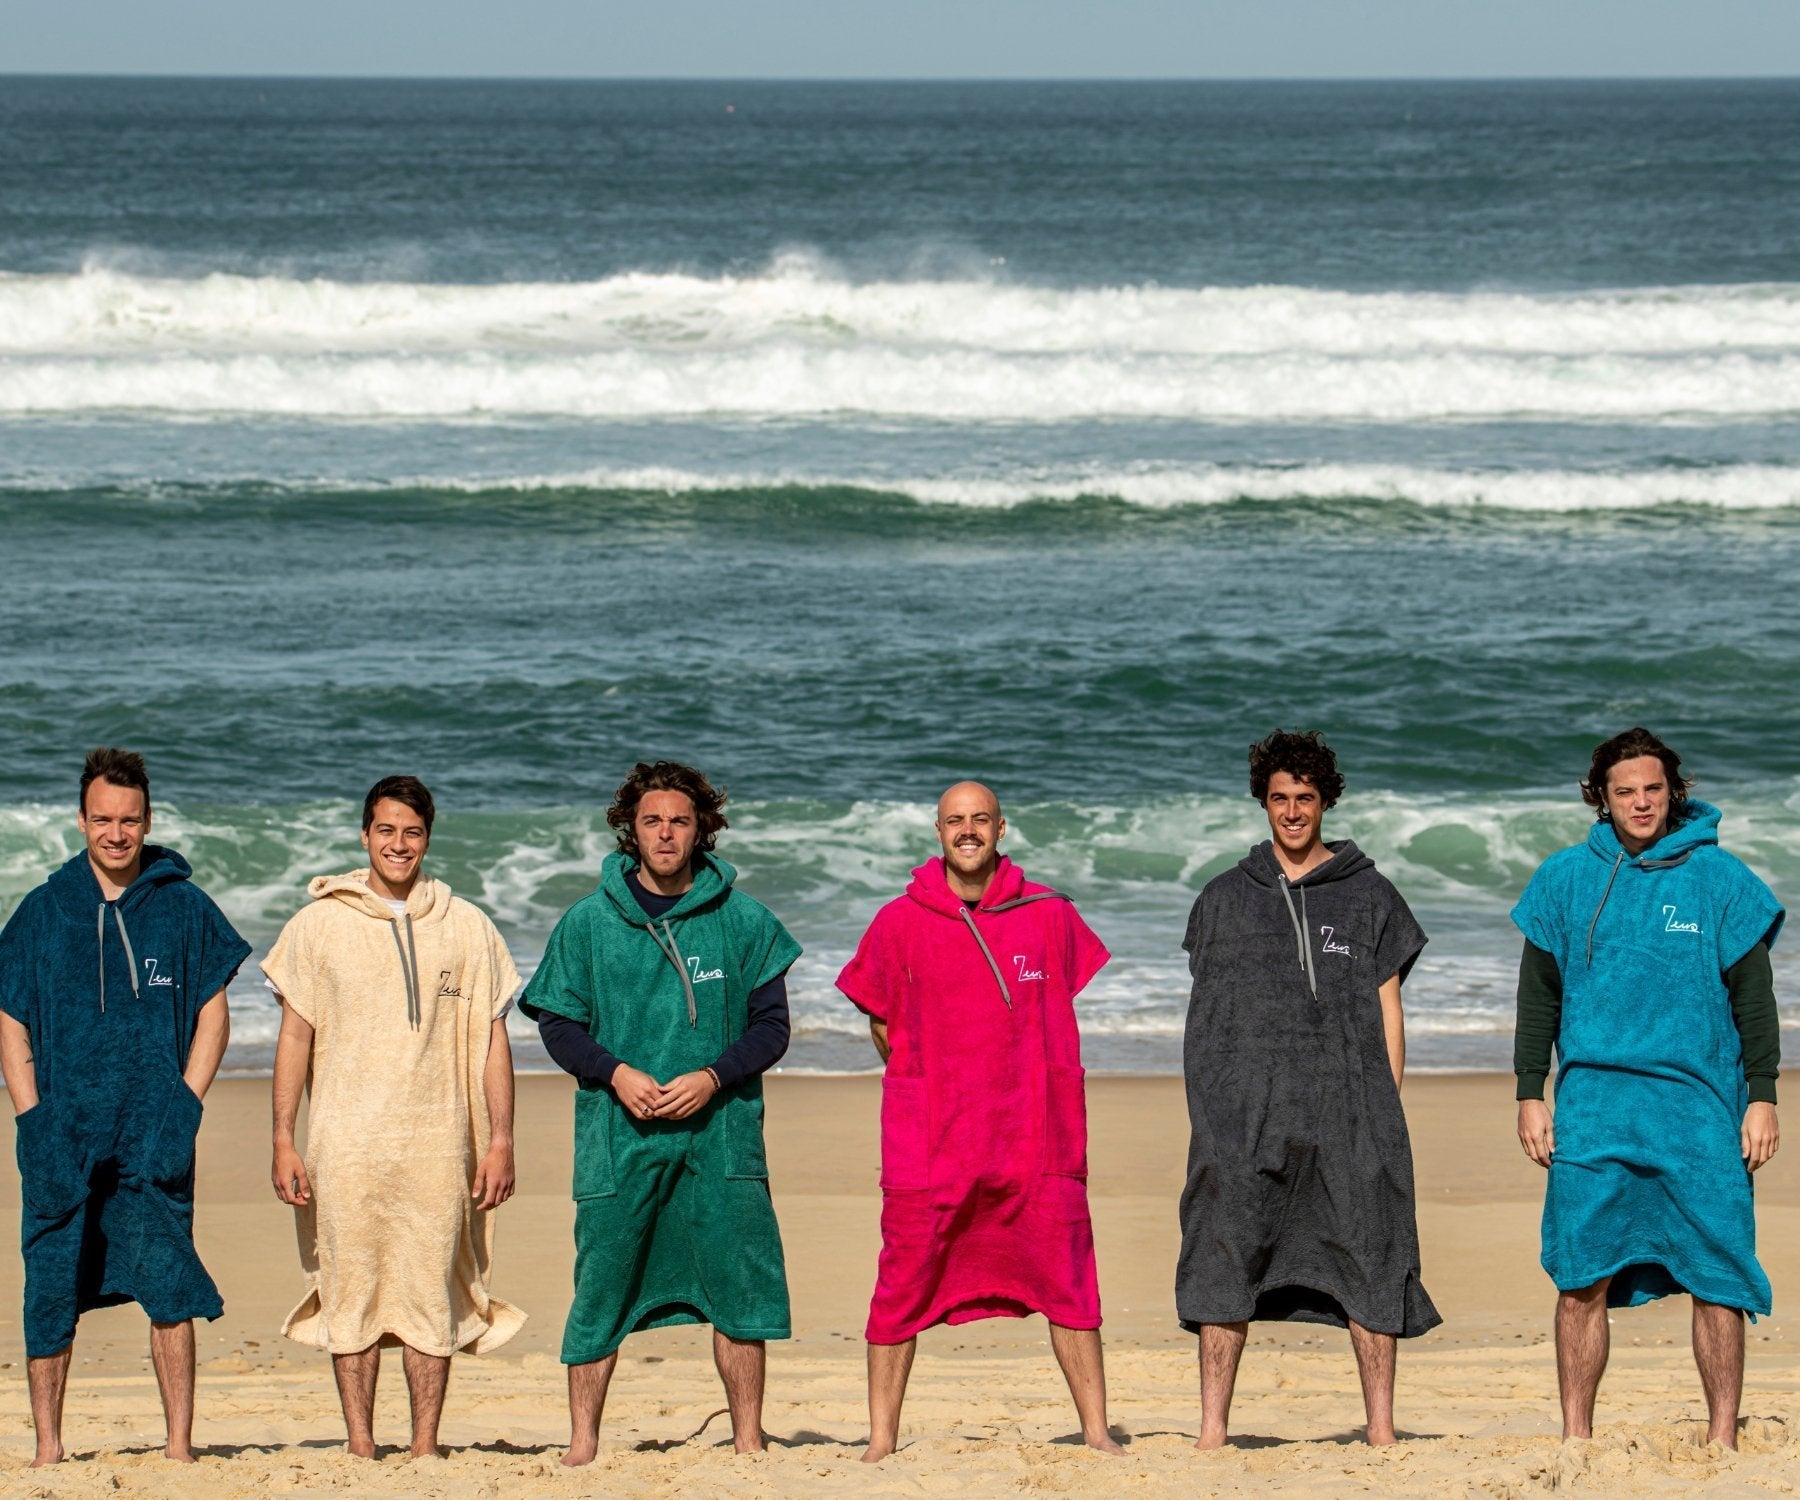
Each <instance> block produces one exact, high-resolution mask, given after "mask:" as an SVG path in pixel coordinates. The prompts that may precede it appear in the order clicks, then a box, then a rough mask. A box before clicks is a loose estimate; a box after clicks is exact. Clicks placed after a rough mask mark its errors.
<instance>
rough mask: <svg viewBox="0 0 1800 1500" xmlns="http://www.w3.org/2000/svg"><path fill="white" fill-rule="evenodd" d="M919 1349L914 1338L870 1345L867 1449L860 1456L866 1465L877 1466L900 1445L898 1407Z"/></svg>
mask: <svg viewBox="0 0 1800 1500" xmlns="http://www.w3.org/2000/svg"><path fill="white" fill-rule="evenodd" d="M918 1350H919V1341H918V1340H917V1339H908V1340H907V1341H906V1342H905V1343H904V1344H870V1345H869V1446H868V1449H867V1450H866V1451H865V1452H864V1453H863V1456H862V1461H863V1462H864V1463H866V1464H878V1463H880V1462H881V1461H882V1459H884V1458H886V1457H887V1456H888V1454H890V1453H892V1452H893V1451H894V1449H895V1447H896V1446H897V1445H898V1444H899V1442H900V1407H901V1404H902V1403H903V1402H904V1401H905V1400H906V1381H907V1377H908V1376H909V1375H911V1374H912V1367H913V1355H915V1354H916V1353H918Z"/></svg>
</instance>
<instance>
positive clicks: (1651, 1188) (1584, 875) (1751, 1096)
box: [1513, 729, 1783, 1447]
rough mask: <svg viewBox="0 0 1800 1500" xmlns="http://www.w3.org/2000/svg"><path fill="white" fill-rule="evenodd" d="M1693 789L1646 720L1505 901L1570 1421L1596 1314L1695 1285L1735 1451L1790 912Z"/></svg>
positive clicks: (1522, 1122) (1572, 1431) (1579, 1432)
mask: <svg viewBox="0 0 1800 1500" xmlns="http://www.w3.org/2000/svg"><path fill="white" fill-rule="evenodd" d="M1690 785H1691V782H1689V781H1688V780H1687V779H1686V778H1684V777H1683V776H1682V774H1681V761H1680V758H1679V757H1678V756H1677V755H1676V754H1675V752H1674V751H1673V750H1671V749H1670V748H1669V747H1668V746H1667V745H1665V744H1664V743H1663V742H1662V741H1661V740H1660V739H1658V738H1657V737H1656V736H1655V735H1653V734H1651V733H1650V732H1649V731H1648V730H1646V729H1630V730H1627V731H1626V732H1625V733H1623V734H1620V735H1616V736H1614V737H1613V738H1612V739H1610V740H1608V741H1606V742H1605V743H1604V744H1603V745H1601V746H1600V747H1599V748H1598V749H1596V750H1595V752H1594V757H1593V763H1592V767H1591V769H1590V771H1589V774H1588V778H1587V780H1586V781H1585V782H1583V783H1582V788H1581V791H1582V796H1583V798H1584V799H1585V800H1586V801H1587V803H1588V805H1589V806H1591V807H1593V808H1594V809H1595V812H1596V814H1597V821H1596V822H1595V824H1594V826H1593V828H1592V829H1591V830H1590V831H1589V833H1588V837H1587V840H1586V842H1585V843H1583V844H1579V845H1576V846H1575V847H1574V848H1571V849H1564V850H1563V851H1561V852H1560V853H1558V854H1555V855H1552V856H1551V857H1550V858H1549V859H1548V860H1546V861H1545V862H1544V864H1543V865H1542V867H1541V868H1540V869H1539V870H1538V872H1537V874H1536V875H1534V876H1533V877H1532V880H1531V883H1530V885H1529V886H1527V887H1526V890H1525V894H1524V895H1523V896H1522V897H1521V898H1520V900H1519V904H1518V906H1517V907H1515V908H1514V910H1513V920H1514V921H1515V922H1516V923H1517V924H1518V926H1519V930H1520V931H1521V932H1523V933H1524V934H1525V951H1524V954H1523V957H1522V959H1521V961H1520V967H1519V1020H1518V1028H1517V1031H1516V1033H1515V1038H1516V1039H1515V1043H1514V1058H1513V1066H1514V1071H1515V1073H1516V1074H1517V1075H1518V1085H1519V1086H1518V1096H1519V1140H1520V1142H1521V1144H1523V1146H1524V1148H1525V1152H1526V1154H1527V1155H1528V1156H1530V1157H1531V1159H1532V1160H1533V1161H1535V1162H1536V1163H1537V1164H1538V1165H1539V1166H1542V1167H1546V1168H1548V1169H1549V1173H1550V1180H1549V1187H1548V1190H1547V1192H1546V1194H1545V1197H1544V1227H1543V1264H1544V1269H1545V1270H1546V1271H1547V1272H1549V1274H1550V1277H1551V1279H1552V1280H1553V1281H1554V1282H1555V1283H1556V1286H1557V1290H1558V1292H1559V1293H1560V1295H1559V1296H1558V1298H1557V1304H1556V1366H1557V1379H1558V1383H1559V1385H1560V1388H1561V1393H1562V1409H1563V1436H1564V1437H1589V1436H1591V1435H1592V1432H1593V1419H1594V1398H1595V1395H1596V1393H1597V1392H1598V1390H1599V1385H1600V1377H1601V1375H1602V1373H1603V1372H1604V1371H1605V1369H1606V1359H1607V1352H1608V1344H1609V1338H1608V1333H1607V1309H1608V1308H1609V1307H1632V1306H1636V1305H1637V1304H1639V1303H1642V1302H1648V1301H1650V1300H1652V1299H1653V1298H1657V1297H1663V1296H1667V1295H1669V1294H1670V1293H1673V1292H1687V1293H1689V1294H1690V1295H1691V1296H1692V1297H1693V1336H1694V1360H1695V1363H1696V1364H1697V1365H1698V1366H1699V1369H1700V1379H1701V1384H1702V1385H1703V1386H1704V1388H1705V1392H1706V1402H1707V1412H1708V1418H1709V1424H1708V1438H1709V1440H1710V1441H1713V1442H1717V1443H1722V1444H1724V1445H1725V1446H1727V1447H1736V1446H1737V1413H1738V1403H1739V1399H1740V1396H1741V1394H1742V1389H1743V1378H1744V1321H1743V1320H1744V1314H1745V1313H1748V1314H1750V1315H1751V1316H1752V1317H1754V1316H1755V1315H1756V1314H1758V1313H1766V1312H1768V1311H1769V1306H1770V1294H1769V1282H1768V1278H1767V1277H1766V1276H1765V1275H1764V1274H1763V1270H1762V1267H1761V1266H1760V1265H1758V1264H1757V1260H1756V1220H1755V1213H1754V1203H1753V1199H1752V1192H1751V1179H1750V1174H1751V1173H1752V1172H1754V1171H1755V1170H1756V1169H1757V1168H1758V1167H1760V1166H1762V1164H1763V1163H1764V1162H1766V1161H1767V1160H1768V1159H1769V1157H1770V1156H1771V1155H1773V1154H1774V1151H1775V1149H1776V1146H1777V1144H1778V1142H1779V1138H1780V1132H1779V1129H1778V1126H1777V1123H1776V1118H1775V1077H1776V1074H1777V1072H1778V1071H1779V1069H1780V1065H1781V1040H1780V1031H1779V1025H1780V1022H1779V1017H1778V1014H1777V1011H1776V1005H1775V993H1774V984H1773V980H1772V976H1771V970H1770V965H1769V949H1770V948H1771V947H1772V946H1773V944H1774V942H1775V939H1776V936H1777V934H1778V933H1779V932H1780V931H1781V924H1782V917H1783V913H1782V909H1781V907H1780V906H1779V905H1778V904H1777V902H1776V900H1775V898H1774V896H1773V895H1772V894H1771V893H1770V892H1769V889H1768V887H1767V886H1765V885H1764V884H1763V883H1762V881H1761V880H1759V879H1758V878H1757V877H1756V876H1755V875H1754V874H1752V873H1751V871H1750V870H1749V869H1748V868H1747V867H1746V866H1745V865H1744V864H1743V863H1742V862H1741V861H1740V860H1738V859H1736V858H1734V857H1733V856H1732V855H1729V854H1727V853H1726V852H1725V851H1724V850H1723V849H1721V848H1720V847H1719V834H1718V829H1719V812H1718V809H1717V808H1714V807H1710V806H1708V805H1707V804H1706V803H1704V802H1701V801H1699V800H1698V799H1697V798H1692V797H1689V796H1688V794H1687V793H1688V787H1689V786H1690ZM1552 1044H1554V1046H1555V1048H1556V1052H1557V1058H1558V1062H1559V1065H1560V1067H1559V1071H1558V1074H1557V1079H1556V1115H1555V1119H1554V1123H1553V1122H1552V1118H1551V1114H1550V1110H1549V1108H1548V1107H1547V1106H1546V1105H1545V1104H1544V1100H1543V1095H1544V1081H1545V1077H1546V1075H1547V1073H1548V1071H1549V1066H1550V1049H1551V1046H1552Z"/></svg>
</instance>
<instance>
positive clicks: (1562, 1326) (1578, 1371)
mask: <svg viewBox="0 0 1800 1500" xmlns="http://www.w3.org/2000/svg"><path fill="white" fill-rule="evenodd" d="M1611 1281H1612V1277H1610V1276H1608V1277H1607V1278H1606V1279H1605V1280H1604V1281H1596V1282H1595V1283H1594V1284H1593V1285H1592V1286H1584V1287H1582V1288H1581V1289H1580V1290H1579V1291H1574V1292H1560V1293H1558V1294H1557V1298H1556V1384H1557V1386H1558V1388H1559V1389H1560V1390H1561V1392H1562V1414H1563V1437H1565V1438H1587V1437H1592V1436H1593V1435H1594V1398H1595V1396H1597V1395H1598V1394H1599V1391H1600V1377H1601V1376H1602V1375H1604V1374H1605V1373H1606V1357H1607V1355H1608V1354H1609V1353H1611V1352H1612V1335H1611V1333H1610V1332H1609V1331H1608V1329H1607V1326H1606V1288H1607V1286H1608V1285H1609V1284H1610V1283H1611Z"/></svg>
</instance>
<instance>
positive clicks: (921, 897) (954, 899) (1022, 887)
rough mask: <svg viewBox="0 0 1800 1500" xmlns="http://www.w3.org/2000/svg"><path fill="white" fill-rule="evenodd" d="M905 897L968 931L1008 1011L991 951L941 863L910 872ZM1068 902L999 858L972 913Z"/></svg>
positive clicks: (1002, 980) (1007, 997) (932, 862)
mask: <svg viewBox="0 0 1800 1500" xmlns="http://www.w3.org/2000/svg"><path fill="white" fill-rule="evenodd" d="M906 894H907V896H908V898H909V899H911V900H912V901H915V902H917V903H918V904H919V905H920V906H922V907H924V908H925V910H926V911H929V912H933V913H935V914H936V915H938V916H940V917H948V918H949V919H950V920H951V921H953V922H960V923H961V924H962V925H963V926H964V927H966V928H968V930H969V936H970V937H972V938H973V939H974V940H975V946H976V947H977V948H979V949H980V950H981V956H982V957H983V958H984V959H986V960H987V966H988V968H989V969H990V970H992V972H993V975H994V983H995V984H997V985H999V986H1000V998H1001V999H1002V1000H1004V1001H1005V1002H1006V1004H1007V1008H1008V1009H1011V1007H1012V1003H1013V997H1012V991H1011V989H1009V988H1008V987H1007V983H1006V975H1005V974H1004V973H1003V972H1002V971H1001V968H1000V964H999V961H998V960H996V959H995V957H994V954H993V950H992V949H991V948H989V947H988V941H987V939H986V938H985V937H983V936H982V935H981V929H980V927H978V926H976V924H975V917H974V914H973V913H972V912H971V911H970V909H969V906H968V904H967V903H966V902H965V901H964V900H963V899H962V897H961V896H959V895H957V894H956V892H955V891H953V890H951V889H950V878H949V876H948V875H947V874H946V873H945V870H944V861H943V859H942V858H938V859H928V860H926V861H925V863H924V864H922V865H920V866H919V867H918V868H917V869H916V870H914V871H913V872H912V880H911V881H909V882H908V884H907V887H906ZM1068 899H1069V898H1068V897H1067V896H1065V895H1063V893H1062V892H1061V891H1058V890H1054V889H1052V888H1051V887H1050V886H1047V885H1038V884H1036V883H1035V882H1033V881H1029V880H1027V879H1026V878H1025V872H1024V871H1023V870H1021V869H1020V868H1019V867H1018V866H1017V865H1015V864H1014V863H1013V862H1012V861H1011V860H1010V859H1008V858H1007V857H1006V856H1005V855H1004V854H1002V855H1001V856H1000V859H999V862H998V863H997V864H996V865H995V866H994V878H993V879H992V880H990V881H989V882H988V888H987V889H986V890H985V891H983V892H982V893H981V900H980V901H978V902H977V903H976V904H975V908H974V910H975V911H976V912H981V913H983V914H996V913H999V912H1004V911H1012V910H1014V909H1015V908H1017V907H1020V906H1025V905H1027V904H1029V903H1030V902H1033V901H1067V900H1068Z"/></svg>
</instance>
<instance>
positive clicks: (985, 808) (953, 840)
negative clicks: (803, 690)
mask: <svg viewBox="0 0 1800 1500" xmlns="http://www.w3.org/2000/svg"><path fill="white" fill-rule="evenodd" d="M937 836H938V843H940V844H941V845H943V848H944V877H945V879H946V880H948V881H949V883H950V888H951V889H952V890H954V891H955V892H956V893H957V895H959V896H961V897H963V898H964V899H965V900H971V901H972V900H976V899H978V898H979V897H980V896H981V895H982V893H983V892H984V891H986V890H987V888H988V882H989V881H991V880H992V879H993V878H994V871H995V869H996V868H997V867H998V865H999V863H1000V840H1001V839H1003V838H1005V837H1006V819H1005V818H1003V817H1002V816H1001V815H1000V799H999V798H998V797H996V796H995V795H994V794H993V792H991V791H990V790H989V789H988V788H987V787H985V786H983V785H982V784H981V783H980V782H979V781H959V782H957V783H956V785H955V786H953V787H951V788H950V789H949V790H948V791H947V792H945V793H944V795H943V796H941V797H939V798H938V806H937Z"/></svg>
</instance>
